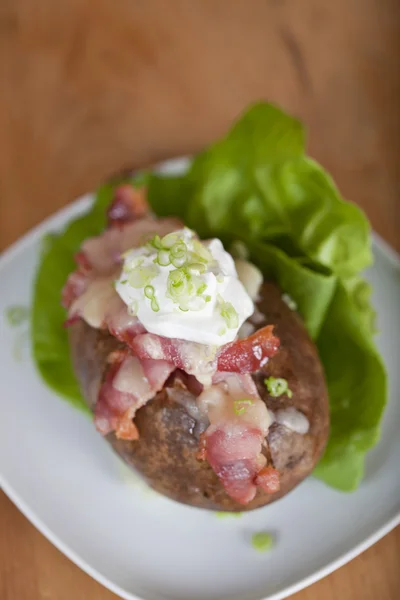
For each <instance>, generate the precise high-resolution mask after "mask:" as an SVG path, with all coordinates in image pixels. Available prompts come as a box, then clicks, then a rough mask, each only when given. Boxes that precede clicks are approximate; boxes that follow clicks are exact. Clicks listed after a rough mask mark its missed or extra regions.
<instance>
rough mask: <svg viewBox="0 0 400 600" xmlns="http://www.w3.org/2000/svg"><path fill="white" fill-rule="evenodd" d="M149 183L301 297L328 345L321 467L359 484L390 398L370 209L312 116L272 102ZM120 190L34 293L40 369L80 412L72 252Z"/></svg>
mask: <svg viewBox="0 0 400 600" xmlns="http://www.w3.org/2000/svg"><path fill="white" fill-rule="evenodd" d="M143 181H145V182H146V185H147V188H148V198H149V202H150V204H151V207H152V209H153V210H154V212H155V213H156V214H157V215H159V216H167V215H176V216H179V217H181V218H182V219H183V220H184V221H185V223H186V224H187V225H188V226H190V227H192V228H193V229H195V230H196V231H197V232H198V233H199V234H200V235H201V236H202V237H209V236H218V237H220V238H221V239H222V240H223V242H224V243H225V244H226V245H227V247H229V245H230V243H231V242H232V241H235V240H241V241H242V242H244V243H245V244H246V245H247V247H248V249H249V251H250V257H251V260H252V261H253V262H255V263H256V264H257V265H258V266H259V267H260V268H261V269H262V271H263V273H264V276H265V277H266V278H270V279H273V280H275V281H276V282H277V283H278V284H279V286H280V288H281V289H282V291H283V292H285V293H287V294H289V295H290V297H291V298H292V299H293V300H294V301H295V302H296V304H297V307H298V311H299V313H300V315H301V316H302V318H303V320H304V323H305V326H306V328H307V330H308V332H309V333H310V335H311V337H312V338H313V339H314V340H315V342H316V345H317V347H318V350H319V354H320V357H321V362H322V364H323V367H324V371H325V376H326V381H327V385H328V391H329V400H330V409H331V433H330V437H329V441H328V446H327V449H326V452H325V454H324V456H323V458H322V460H321V461H320V463H319V465H318V466H317V468H316V470H315V474H316V476H318V477H319V478H321V479H322V480H324V481H325V482H326V483H328V484H329V485H331V486H333V487H336V488H338V489H341V490H353V489H355V488H356V487H357V485H358V483H359V481H360V480H361V478H362V475H363V469H364V459H365V454H366V452H367V451H368V450H369V449H370V448H371V447H372V446H373V445H374V444H375V443H376V442H377V440H378V439H379V423H380V419H381V416H382V412H383V410H384V406H385V401H386V374H385V369H384V366H383V364H382V360H381V358H380V356H379V354H378V352H377V350H376V348H375V345H374V343H373V333H374V331H375V325H374V316H375V313H374V310H373V308H372V306H371V304H370V300H369V296H370V292H371V290H370V286H369V284H368V283H367V282H366V281H365V280H364V279H363V277H362V275H361V271H362V270H363V269H364V268H365V267H366V266H368V265H370V264H371V262H372V253H371V243H370V240H371V236H370V226H369V223H368V220H367V219H366V217H365V215H364V214H363V213H362V211H361V210H360V209H359V208H358V207H357V206H355V205H354V204H351V203H349V202H346V201H345V200H344V199H343V198H342V197H341V195H340V193H339V191H338V190H337V188H336V187H335V185H334V183H333V181H332V179H331V178H330V177H329V175H328V174H327V173H326V172H325V171H324V169H323V168H322V167H321V166H320V165H318V164H317V163H316V162H315V161H313V160H311V159H310V158H308V157H307V156H306V154H305V133H304V129H303V127H302V125H301V123H300V122H299V121H298V120H296V119H294V118H292V117H290V116H288V115H286V114H284V113H283V112H282V111H280V110H279V109H278V108H276V107H274V106H272V105H270V104H265V103H259V104H256V105H254V106H253V107H251V108H250V109H249V110H248V111H247V112H246V113H245V114H244V115H243V116H242V117H241V119H240V120H239V121H238V122H237V123H236V124H234V126H233V128H232V130H231V131H230V132H229V133H228V135H227V136H226V137H225V138H224V139H222V140H220V141H218V142H216V143H215V144H213V145H211V146H210V147H209V148H207V149H206V150H204V152H202V153H200V154H199V155H198V156H196V157H195V158H194V160H193V162H192V164H191V166H190V168H189V169H188V171H187V173H185V174H183V175H177V176H170V175H160V174H157V173H151V172H148V173H146V174H145V175H144V176H143V178H142V182H143ZM112 192H113V185H112V184H108V185H107V186H104V187H103V188H101V189H100V190H99V192H98V194H97V199H96V202H95V203H94V206H93V208H92V210H91V212H89V213H88V214H87V215H86V216H84V217H82V218H80V219H78V220H77V221H75V222H74V223H72V224H70V225H69V227H68V228H67V229H66V231H65V232H63V233H61V234H60V235H58V236H55V237H54V238H52V240H51V241H50V242H49V244H48V247H47V248H46V250H45V251H44V252H43V255H42V258H41V263H40V266H39V270H38V274H37V279H36V283H35V289H34V308H33V313H32V315H33V316H32V339H33V349H34V356H35V359H36V362H37V365H38V368H39V371H40V372H41V374H42V376H43V377H44V379H45V380H46V381H47V383H48V384H49V385H50V386H51V387H52V388H53V389H55V390H56V391H57V392H59V393H60V394H61V395H63V396H65V397H67V398H68V399H70V400H71V401H72V402H73V403H75V404H76V405H77V406H80V407H82V405H83V403H82V400H81V397H80V394H79V390H78V387H77V384H76V381H75V378H74V376H73V373H72V368H71V363H70V359H69V352H68V341H67V336H66V332H65V330H63V329H62V322H63V320H64V318H65V313H64V311H63V309H62V308H60V304H59V298H60V294H61V288H62V286H63V283H64V281H65V279H66V277H67V275H68V273H69V272H70V271H71V270H72V269H73V267H74V263H73V254H74V253H75V252H76V251H77V250H78V248H79V246H80V244H81V242H82V241H83V240H84V239H85V238H86V237H89V236H91V235H95V234H97V233H99V232H100V231H101V230H102V228H103V226H104V210H105V207H106V206H107V204H108V202H109V201H110V199H111V197H112Z"/></svg>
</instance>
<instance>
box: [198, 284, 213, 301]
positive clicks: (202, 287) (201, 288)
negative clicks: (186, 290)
mask: <svg viewBox="0 0 400 600" xmlns="http://www.w3.org/2000/svg"><path fill="white" fill-rule="evenodd" d="M206 289H207V284H206V283H201V284H200V285H199V287H198V288H197V292H196V293H197V295H198V296H201V295H202V293H203V292H205V291H206ZM210 298H211V296H210Z"/></svg>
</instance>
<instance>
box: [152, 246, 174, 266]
mask: <svg viewBox="0 0 400 600" xmlns="http://www.w3.org/2000/svg"><path fill="white" fill-rule="evenodd" d="M154 262H157V263H158V264H159V265H160V267H167V266H168V265H169V264H171V258H170V255H169V252H168V250H164V249H163V250H159V251H158V254H157V259H156V260H155V261H154Z"/></svg>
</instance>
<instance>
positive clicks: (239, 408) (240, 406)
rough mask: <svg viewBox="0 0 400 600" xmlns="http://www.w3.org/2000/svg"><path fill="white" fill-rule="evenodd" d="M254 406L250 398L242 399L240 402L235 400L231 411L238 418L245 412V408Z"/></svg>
mask: <svg viewBox="0 0 400 600" xmlns="http://www.w3.org/2000/svg"><path fill="white" fill-rule="evenodd" d="M252 404H254V402H253V400H250V398H242V399H241V400H235V401H234V403H233V410H234V412H235V414H236V415H238V416H240V415H242V414H243V413H244V412H245V411H246V407H247V406H251V405H252Z"/></svg>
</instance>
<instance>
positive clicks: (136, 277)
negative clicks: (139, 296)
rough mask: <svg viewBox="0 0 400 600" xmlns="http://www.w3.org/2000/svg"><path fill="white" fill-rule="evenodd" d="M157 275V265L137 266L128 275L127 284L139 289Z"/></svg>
mask: <svg viewBox="0 0 400 600" xmlns="http://www.w3.org/2000/svg"><path fill="white" fill-rule="evenodd" d="M156 275H157V267H156V266H150V267H137V268H136V269H134V270H133V271H132V272H131V273H130V274H129V276H128V281H129V284H130V285H131V286H132V287H133V288H135V289H140V288H142V287H144V286H145V285H146V284H147V283H148V282H149V281H151V280H152V279H154V277H155V276H156Z"/></svg>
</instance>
